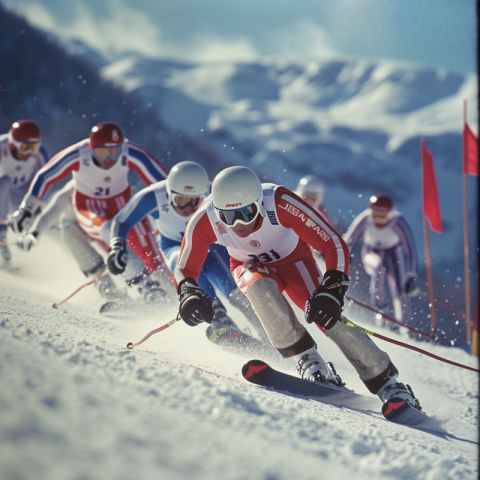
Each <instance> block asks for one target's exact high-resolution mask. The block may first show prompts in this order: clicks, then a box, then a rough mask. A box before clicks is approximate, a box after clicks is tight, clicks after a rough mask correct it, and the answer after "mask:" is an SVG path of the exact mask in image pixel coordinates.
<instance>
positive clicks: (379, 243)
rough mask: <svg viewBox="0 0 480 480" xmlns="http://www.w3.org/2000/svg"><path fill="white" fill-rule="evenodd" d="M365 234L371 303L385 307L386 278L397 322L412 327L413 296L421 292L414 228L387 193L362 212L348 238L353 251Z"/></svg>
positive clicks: (364, 256) (363, 255) (364, 255)
mask: <svg viewBox="0 0 480 480" xmlns="http://www.w3.org/2000/svg"><path fill="white" fill-rule="evenodd" d="M361 235H363V246H362V250H361V258H362V263H363V267H364V269H365V271H366V272H367V274H368V275H369V276H370V287H369V291H370V302H371V304H372V305H374V306H376V307H378V308H382V307H384V306H385V302H386V298H385V296H386V295H385V279H386V280H387V282H388V285H389V288H390V293H391V296H392V304H393V310H394V315H395V319H396V320H397V321H399V322H401V323H403V324H404V325H411V324H412V317H411V311H410V300H409V296H413V295H415V294H416V293H417V291H418V289H417V274H416V273H415V272H416V270H417V264H416V262H417V260H416V258H417V257H416V250H415V243H414V241H413V236H412V233H411V231H410V228H409V226H408V224H407V222H406V221H405V219H404V218H403V217H402V216H401V214H400V212H399V211H398V210H396V209H395V206H394V203H393V200H392V199H391V198H390V197H389V196H388V195H385V194H377V195H373V196H372V197H370V202H369V205H368V209H366V210H364V211H363V212H361V213H360V214H359V215H358V216H357V217H356V218H355V219H354V221H353V222H352V224H351V225H350V227H349V228H348V230H347V232H346V233H345V235H344V240H345V242H346V243H347V245H348V247H349V248H350V249H352V248H353V246H354V245H355V243H356V242H357V240H358V239H359V238H360V236H361Z"/></svg>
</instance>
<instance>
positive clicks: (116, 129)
mask: <svg viewBox="0 0 480 480" xmlns="http://www.w3.org/2000/svg"><path fill="white" fill-rule="evenodd" d="M124 141H125V135H124V134H123V130H122V127H120V126H119V125H117V124H116V123H112V122H102V123H99V124H98V125H95V126H94V127H93V128H92V130H91V131H90V150H92V151H93V149H94V148H99V147H100V148H101V147H121V146H122V145H123V142H124Z"/></svg>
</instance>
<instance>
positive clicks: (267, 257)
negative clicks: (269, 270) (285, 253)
mask: <svg viewBox="0 0 480 480" xmlns="http://www.w3.org/2000/svg"><path fill="white" fill-rule="evenodd" d="M249 257H250V258H251V259H252V263H268V262H274V261H275V260H280V258H281V257H280V255H279V254H278V253H277V252H276V251H275V250H270V251H269V252H268V253H259V254H258V255H249ZM272 257H273V258H272Z"/></svg>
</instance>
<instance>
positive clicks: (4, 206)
mask: <svg viewBox="0 0 480 480" xmlns="http://www.w3.org/2000/svg"><path fill="white" fill-rule="evenodd" d="M9 202H10V177H2V178H0V254H1V257H2V259H3V261H4V262H5V263H8V262H10V260H11V258H12V254H11V253H10V249H9V248H8V245H7V231H8V225H7V216H8V213H9ZM20 202H21V200H20ZM20 202H19V203H18V204H17V205H16V206H17V207H18V205H20Z"/></svg>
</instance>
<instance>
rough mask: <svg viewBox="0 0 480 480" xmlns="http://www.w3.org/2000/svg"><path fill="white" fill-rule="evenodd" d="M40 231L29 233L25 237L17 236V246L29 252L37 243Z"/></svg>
mask: <svg viewBox="0 0 480 480" xmlns="http://www.w3.org/2000/svg"><path fill="white" fill-rule="evenodd" d="M37 238H38V232H32V233H27V235H24V236H23V237H17V247H18V248H19V249H20V250H25V251H26V252H28V251H29V250H30V249H31V248H32V247H34V246H35V245H36V244H37Z"/></svg>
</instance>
